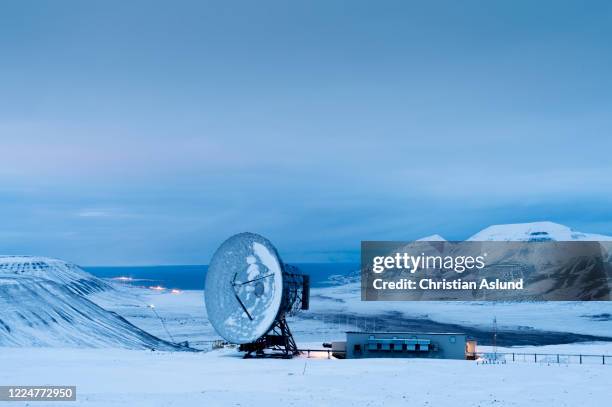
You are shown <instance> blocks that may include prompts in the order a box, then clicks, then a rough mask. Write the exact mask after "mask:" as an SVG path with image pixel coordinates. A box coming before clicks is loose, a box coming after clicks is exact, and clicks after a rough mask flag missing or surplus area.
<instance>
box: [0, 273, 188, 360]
mask: <svg viewBox="0 0 612 407" xmlns="http://www.w3.org/2000/svg"><path fill="white" fill-rule="evenodd" d="M0 346H18V347H25V346H28V347H31V346H52V347H119V348H130V349H151V348H153V349H163V350H173V349H176V348H177V347H176V346H175V345H172V344H170V343H168V342H165V341H162V340H160V339H158V338H156V337H154V336H152V335H150V334H148V333H147V332H144V331H142V330H141V329H139V328H137V327H135V326H134V325H132V324H130V323H129V322H127V321H126V320H125V319H124V318H122V317H120V316H118V315H116V314H115V313H112V312H109V311H106V310H105V309H103V308H101V307H99V306H98V305H96V304H94V303H93V302H91V301H89V300H88V299H87V298H85V297H84V296H82V295H79V294H76V293H75V292H73V291H72V290H70V289H69V288H67V286H66V285H62V284H59V283H56V282H54V281H51V280H46V279H42V278H39V277H32V276H23V275H22V276H15V277H6V276H1V277H0Z"/></svg>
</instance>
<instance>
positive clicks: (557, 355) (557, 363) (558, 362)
mask: <svg viewBox="0 0 612 407" xmlns="http://www.w3.org/2000/svg"><path fill="white" fill-rule="evenodd" d="M558 363H559V354H558V353H557V364H558Z"/></svg>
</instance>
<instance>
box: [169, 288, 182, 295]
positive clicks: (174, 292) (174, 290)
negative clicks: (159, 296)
mask: <svg viewBox="0 0 612 407" xmlns="http://www.w3.org/2000/svg"><path fill="white" fill-rule="evenodd" d="M170 292H171V293H172V294H180V293H181V290H178V289H176V288H173V289H172V290H170Z"/></svg>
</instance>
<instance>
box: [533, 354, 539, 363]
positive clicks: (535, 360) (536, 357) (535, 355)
mask: <svg viewBox="0 0 612 407" xmlns="http://www.w3.org/2000/svg"><path fill="white" fill-rule="evenodd" d="M533 361H534V362H536V363H537V362H538V354H537V353H534V354H533Z"/></svg>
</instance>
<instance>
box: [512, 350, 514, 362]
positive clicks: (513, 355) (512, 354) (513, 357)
mask: <svg viewBox="0 0 612 407" xmlns="http://www.w3.org/2000/svg"><path fill="white" fill-rule="evenodd" d="M512 361H513V362H514V352H512Z"/></svg>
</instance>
